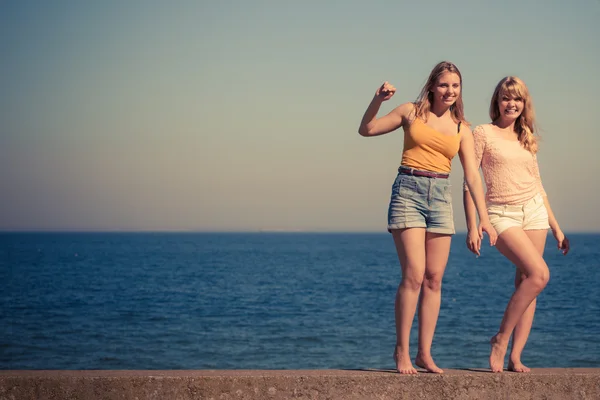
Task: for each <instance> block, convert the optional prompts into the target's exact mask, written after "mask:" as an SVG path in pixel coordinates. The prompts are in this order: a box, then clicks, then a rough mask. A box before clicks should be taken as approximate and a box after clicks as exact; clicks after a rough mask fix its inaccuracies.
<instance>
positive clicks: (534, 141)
mask: <svg viewBox="0 0 600 400" xmlns="http://www.w3.org/2000/svg"><path fill="white" fill-rule="evenodd" d="M504 96H506V97H509V98H511V99H522V100H523V111H522V112H521V115H519V117H518V118H517V120H516V121H515V132H516V133H517V135H518V138H519V142H521V145H522V146H523V147H524V148H525V149H526V150H528V151H530V152H531V154H535V153H537V151H538V140H539V135H538V133H537V128H536V124H535V111H534V109H533V101H532V99H531V95H530V94H529V90H528V89H527V85H525V82H523V81H522V80H521V79H519V78H517V77H516V76H507V77H505V78H503V79H502V80H501V81H500V82H498V85H496V89H495V90H494V94H493V95H492V102H491V103H490V118H491V119H492V121H496V120H497V119H498V118H500V107H499V106H498V102H499V100H500V99H502V97H504Z"/></svg>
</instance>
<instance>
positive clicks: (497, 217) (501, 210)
mask: <svg viewBox="0 0 600 400" xmlns="http://www.w3.org/2000/svg"><path fill="white" fill-rule="evenodd" d="M487 209H488V215H489V216H490V223H491V224H492V226H493V227H494V229H495V230H496V233H497V234H498V235H500V234H501V233H502V232H504V231H505V230H507V229H508V228H512V227H513V226H517V227H519V228H521V229H523V230H524V231H529V230H536V229H548V228H550V225H549V224H548V210H547V209H546V205H545V204H544V198H543V197H542V195H541V194H537V195H536V196H535V197H534V198H532V199H531V200H529V201H528V202H526V203H525V204H517V205H512V204H504V205H502V204H500V205H488V207H487Z"/></svg>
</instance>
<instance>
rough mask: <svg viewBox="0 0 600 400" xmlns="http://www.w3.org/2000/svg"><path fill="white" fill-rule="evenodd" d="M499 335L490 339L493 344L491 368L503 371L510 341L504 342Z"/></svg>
mask: <svg viewBox="0 0 600 400" xmlns="http://www.w3.org/2000/svg"><path fill="white" fill-rule="evenodd" d="M497 337H498V335H496V336H494V337H493V338H492V340H490V344H491V345H492V351H491V352H490V368H491V369H492V372H502V370H503V369H504V356H505V355H506V349H507V348H508V341H507V342H506V343H502V342H500V341H499V340H498V339H497Z"/></svg>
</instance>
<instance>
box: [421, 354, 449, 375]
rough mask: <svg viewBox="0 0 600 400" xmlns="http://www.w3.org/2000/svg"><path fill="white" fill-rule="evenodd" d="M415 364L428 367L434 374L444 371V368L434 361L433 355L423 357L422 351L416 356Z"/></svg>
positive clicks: (428, 370) (424, 367)
mask: <svg viewBox="0 0 600 400" xmlns="http://www.w3.org/2000/svg"><path fill="white" fill-rule="evenodd" d="M415 364H417V367H421V368H423V369H426V370H427V372H432V373H434V374H443V373H444V370H443V369H441V368H440V367H438V366H437V365H435V362H433V358H431V356H428V357H423V356H422V355H421V353H418V354H417V358H415Z"/></svg>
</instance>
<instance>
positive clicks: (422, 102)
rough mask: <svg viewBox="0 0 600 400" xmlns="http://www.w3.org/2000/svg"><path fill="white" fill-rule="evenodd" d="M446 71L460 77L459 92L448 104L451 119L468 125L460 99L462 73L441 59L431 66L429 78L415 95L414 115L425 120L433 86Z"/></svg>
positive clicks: (430, 103) (431, 100) (429, 106)
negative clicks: (449, 104) (451, 102)
mask: <svg viewBox="0 0 600 400" xmlns="http://www.w3.org/2000/svg"><path fill="white" fill-rule="evenodd" d="M446 72H451V73H453V74H456V75H458V78H459V79H460V93H459V95H458V98H457V99H456V101H455V102H454V104H453V105H452V106H450V114H451V115H452V119H453V120H454V122H456V123H459V122H462V123H464V124H466V125H468V124H469V123H468V122H467V120H466V119H465V112H464V106H463V99H462V75H461V73H460V71H459V70H458V68H457V67H456V65H454V64H452V63H451V62H449V61H442V62H440V63H438V64H437V65H436V66H435V67H433V69H432V70H431V73H430V74H429V78H428V79H427V82H426V83H425V86H423V89H421V93H420V94H419V97H417V100H415V102H414V104H415V116H416V117H418V118H422V119H423V120H425V121H427V116H428V115H429V111H430V110H431V105H432V103H433V87H434V86H435V84H436V83H437V81H438V79H439V78H440V76H442V74H444V73H446Z"/></svg>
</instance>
